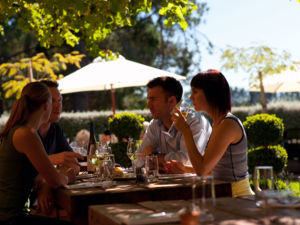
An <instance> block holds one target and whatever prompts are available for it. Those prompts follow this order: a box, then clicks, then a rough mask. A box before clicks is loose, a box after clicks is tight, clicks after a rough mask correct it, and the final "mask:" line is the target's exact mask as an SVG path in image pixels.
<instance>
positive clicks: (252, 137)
mask: <svg viewBox="0 0 300 225" xmlns="http://www.w3.org/2000/svg"><path fill="white" fill-rule="evenodd" d="M243 125H244V128H245V131H246V134H247V139H248V144H249V146H251V147H258V146H268V145H274V144H278V143H279V142H280V141H281V140H282V137H283V131H284V124H283V121H282V119H280V118H278V117H276V116H275V115H269V114H256V115H253V116H249V117H247V119H246V121H245V122H244V123H243Z"/></svg>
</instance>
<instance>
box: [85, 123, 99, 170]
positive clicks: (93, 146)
mask: <svg viewBox="0 0 300 225" xmlns="http://www.w3.org/2000/svg"><path fill="white" fill-rule="evenodd" d="M96 150H97V143H96V138H95V128H94V123H93V122H91V123H90V139H89V144H88V149H87V171H88V173H94V171H95V167H94V165H93V164H92V162H91V159H92V158H93V157H94V156H95V154H96Z"/></svg>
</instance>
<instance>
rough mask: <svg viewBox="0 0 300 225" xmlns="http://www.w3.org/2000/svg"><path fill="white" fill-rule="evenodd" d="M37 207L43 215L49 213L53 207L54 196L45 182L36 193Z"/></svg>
mask: <svg viewBox="0 0 300 225" xmlns="http://www.w3.org/2000/svg"><path fill="white" fill-rule="evenodd" d="M37 200H38V209H39V211H41V213H43V214H45V215H49V214H51V212H52V210H53V209H54V206H55V205H54V197H53V194H52V190H51V187H50V186H49V185H48V184H47V183H43V185H41V187H40V189H39V190H38V194H37Z"/></svg>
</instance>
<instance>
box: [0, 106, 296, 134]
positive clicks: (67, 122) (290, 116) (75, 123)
mask: <svg viewBox="0 0 300 225" xmlns="http://www.w3.org/2000/svg"><path fill="white" fill-rule="evenodd" d="M121 112H124V111H117V113H121ZM127 112H134V113H137V114H138V115H142V116H143V117H144V118H145V120H146V121H150V120H151V114H150V112H149V110H131V111H127ZM232 113H233V114H235V115H236V116H237V117H239V118H240V119H241V121H242V122H243V121H245V120H246V117H247V116H251V115H254V114H257V113H261V106H260V105H254V106H243V107H233V108H232ZM268 113H269V114H275V115H276V116H277V117H279V118H281V119H282V120H283V123H284V127H285V129H295V128H296V129H297V128H299V129H300V116H299V115H300V101H294V102H271V103H269V104H268ZM110 115H111V111H100V112H76V113H66V112H64V113H62V115H61V120H60V124H61V126H62V128H63V130H64V132H65V134H66V136H67V137H68V138H70V140H72V139H73V138H74V137H75V134H76V132H77V131H79V130H80V129H83V128H85V129H89V122H90V121H91V120H92V121H94V123H95V132H96V134H100V133H102V132H103V131H104V130H105V128H106V127H107V126H108V124H107V123H108V118H109V116H110ZM7 118H8V115H7V114H4V115H2V116H1V118H0V127H2V126H3V125H4V124H5V122H6V120H7Z"/></svg>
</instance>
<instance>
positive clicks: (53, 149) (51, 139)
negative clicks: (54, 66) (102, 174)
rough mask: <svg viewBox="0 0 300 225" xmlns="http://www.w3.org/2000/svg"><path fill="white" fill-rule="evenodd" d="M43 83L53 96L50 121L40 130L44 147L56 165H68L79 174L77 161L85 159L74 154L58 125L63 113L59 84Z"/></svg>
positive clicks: (45, 81) (46, 81)
mask: <svg viewBox="0 0 300 225" xmlns="http://www.w3.org/2000/svg"><path fill="white" fill-rule="evenodd" d="M42 82H43V83H44V84H46V85H47V87H48V88H49V90H50V93H51V96H52V111H51V115H50V118H49V121H48V122H47V123H45V124H43V125H42V126H41V127H40V128H39V134H40V137H41V139H42V142H43V145H44V147H45V149H46V152H47V154H48V155H49V158H50V160H51V162H52V163H53V164H54V165H66V166H68V167H72V168H74V169H75V171H76V172H79V168H80V167H79V164H78V161H77V159H83V157H82V156H81V155H80V154H78V153H75V152H73V150H72V148H71V147H70V145H69V143H68V142H67V140H66V137H65V135H64V132H63V130H62V128H61V127H60V125H59V124H58V121H59V119H60V114H61V111H62V96H61V94H60V92H59V90H58V83H57V82H55V81H49V80H43V81H42Z"/></svg>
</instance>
